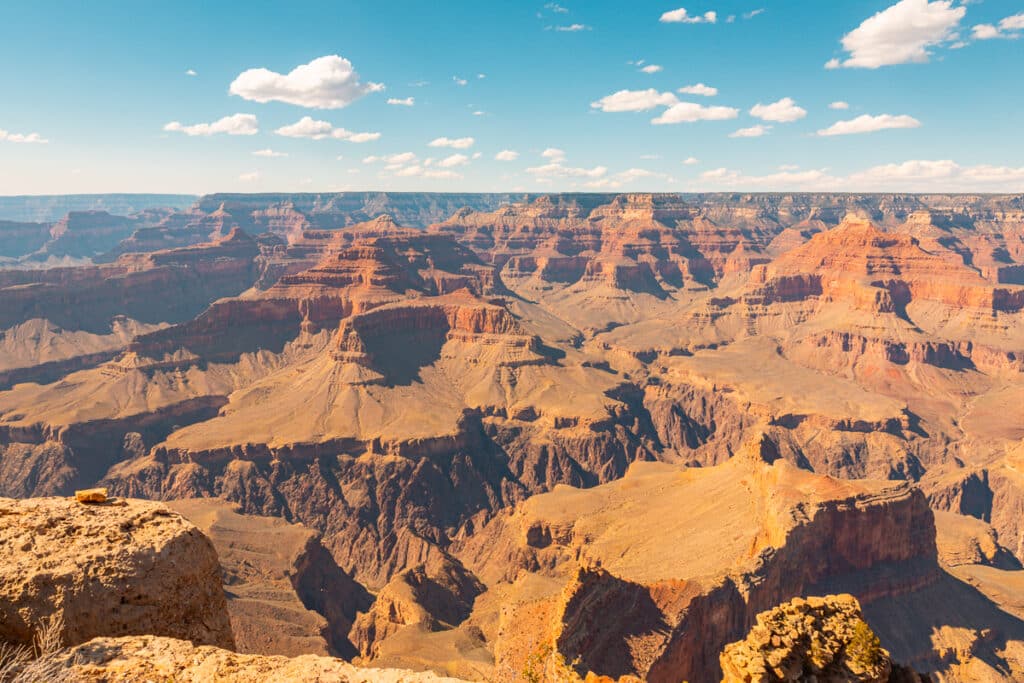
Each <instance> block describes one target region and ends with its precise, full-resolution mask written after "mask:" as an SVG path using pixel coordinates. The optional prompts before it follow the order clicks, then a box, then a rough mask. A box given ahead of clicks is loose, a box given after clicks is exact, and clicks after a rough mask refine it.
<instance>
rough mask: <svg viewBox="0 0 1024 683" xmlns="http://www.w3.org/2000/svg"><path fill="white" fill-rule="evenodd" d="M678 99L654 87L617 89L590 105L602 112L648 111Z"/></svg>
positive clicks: (667, 105) (669, 104) (666, 105)
mask: <svg viewBox="0 0 1024 683" xmlns="http://www.w3.org/2000/svg"><path fill="white" fill-rule="evenodd" d="M678 101H679V98H677V97H676V96H675V95H673V94H672V93H670V92H658V91H657V90H655V89H654V88H648V89H647V90H619V91H618V92H616V93H612V94H611V95H605V96H604V97H602V98H601V99H599V100H597V101H596V102H591V103H590V106H591V107H592V108H594V109H600V110H601V111H604V112H623V111H648V110H650V109H654V108H655V107H670V106H672V105H673V104H676V103H677V102H678Z"/></svg>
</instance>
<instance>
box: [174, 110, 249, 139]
mask: <svg viewBox="0 0 1024 683" xmlns="http://www.w3.org/2000/svg"><path fill="white" fill-rule="evenodd" d="M164 130H165V131H168V132H172V133H184V134H185V135H192V136H195V135H204V136H206V135H216V134H218V133H224V134H225V135H255V134H256V133H258V132H260V129H259V122H258V121H257V120H256V117H255V116H253V115H252V114H232V115H231V116H225V117H224V118H222V119H218V120H216V121H214V122H213V123H194V124H192V125H189V126H186V125H184V124H182V123H179V122H178V121H171V122H170V123H168V124H166V125H165V126H164Z"/></svg>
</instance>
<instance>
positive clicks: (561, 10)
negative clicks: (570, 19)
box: [544, 2, 569, 14]
mask: <svg viewBox="0 0 1024 683" xmlns="http://www.w3.org/2000/svg"><path fill="white" fill-rule="evenodd" d="M544 9H546V10H549V11H551V12H555V13H556V14H568V13H569V10H568V9H566V8H565V7H562V6H561V5H559V4H558V3H557V2H549V3H547V4H546V5H544Z"/></svg>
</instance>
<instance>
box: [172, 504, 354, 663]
mask: <svg viewBox="0 0 1024 683" xmlns="http://www.w3.org/2000/svg"><path fill="white" fill-rule="evenodd" d="M168 507H170V508H171V509H172V510H175V511H176V512H178V513H180V514H181V515H182V516H184V517H185V518H187V519H188V520H189V521H191V522H193V523H194V524H196V525H197V526H198V527H199V528H200V529H201V530H202V531H203V533H205V534H206V535H207V536H208V537H209V538H210V540H211V542H212V543H213V546H214V548H215V549H216V551H217V555H218V557H219V559H220V564H221V572H222V576H223V580H224V587H225V591H226V593H227V598H228V604H227V608H228V614H229V615H230V617H231V629H232V631H233V632H234V635H235V645H236V647H235V649H236V650H237V651H238V652H242V653H251V654H261V655H284V656H289V657H295V656H298V655H303V654H316V655H334V656H340V657H346V658H349V657H352V656H353V655H354V654H355V653H356V649H355V648H354V647H353V645H352V644H351V643H350V642H349V639H348V632H349V629H350V628H351V626H352V621H353V618H354V617H355V616H356V613H357V612H358V611H359V610H363V609H366V607H367V606H368V605H369V603H370V596H369V594H367V592H366V591H365V589H363V587H362V586H360V585H359V584H357V583H356V582H355V581H353V580H352V578H351V577H350V576H348V575H347V574H346V573H345V572H343V571H342V570H341V569H340V568H339V567H338V565H337V564H336V563H335V562H334V559H333V558H332V557H331V555H330V553H328V552H327V550H326V549H325V548H324V547H323V545H322V544H321V542H320V535H319V534H318V533H316V532H315V531H313V530H312V529H308V528H306V527H303V526H301V525H297V524H288V523H287V522H285V521H284V520H282V519H279V518H270V517H258V516H255V515H243V514H239V513H238V512H237V510H236V509H235V507H234V506H233V505H231V504H230V503H227V502H225V501H223V500H220V499H218V498H193V499H188V500H176V501H171V502H169V503H168Z"/></svg>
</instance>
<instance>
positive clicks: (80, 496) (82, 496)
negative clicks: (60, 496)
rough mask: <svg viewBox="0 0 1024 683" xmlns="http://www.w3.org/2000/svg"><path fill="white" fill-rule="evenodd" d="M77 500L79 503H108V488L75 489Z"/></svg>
mask: <svg viewBox="0 0 1024 683" xmlns="http://www.w3.org/2000/svg"><path fill="white" fill-rule="evenodd" d="M75 500H77V501H78V502H79V503H106V502H107V490H106V489H82V490H81V491H75Z"/></svg>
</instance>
